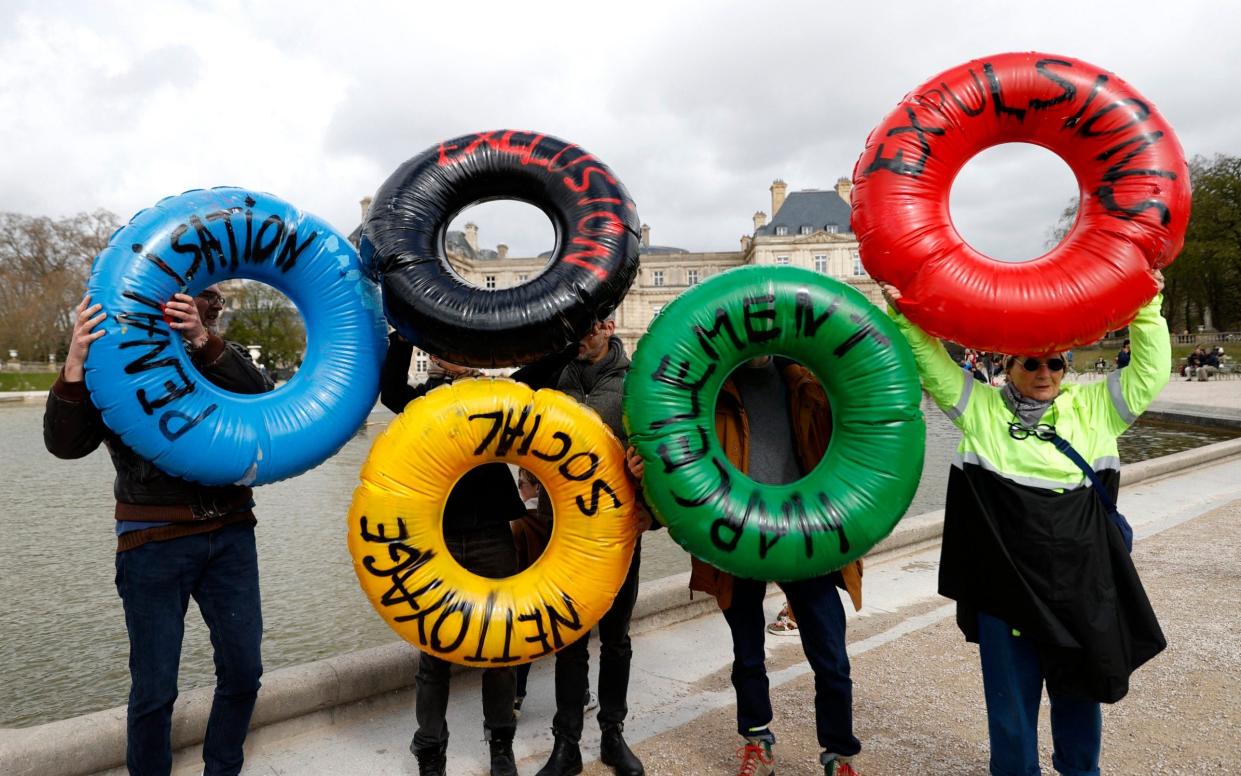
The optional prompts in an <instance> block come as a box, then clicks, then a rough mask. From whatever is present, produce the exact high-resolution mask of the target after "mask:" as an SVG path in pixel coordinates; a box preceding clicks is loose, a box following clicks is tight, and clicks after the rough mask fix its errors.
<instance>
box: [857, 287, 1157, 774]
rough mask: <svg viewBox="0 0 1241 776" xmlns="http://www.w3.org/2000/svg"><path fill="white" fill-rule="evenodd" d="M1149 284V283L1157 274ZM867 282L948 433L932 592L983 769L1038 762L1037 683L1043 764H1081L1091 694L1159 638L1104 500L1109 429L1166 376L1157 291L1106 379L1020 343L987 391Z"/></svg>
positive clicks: (1126, 544) (1091, 768)
mask: <svg viewBox="0 0 1241 776" xmlns="http://www.w3.org/2000/svg"><path fill="white" fill-rule="evenodd" d="M1153 279H1154V280H1155V283H1156V286H1157V289H1158V291H1162V289H1163V275H1162V274H1161V273H1160V272H1159V271H1155V272H1154V273H1153ZM880 288H881V289H882V291H883V294H884V297H885V299H887V301H888V304H889V305H890V307H891V308H892V312H891V315H892V317H893V319H894V320H895V321H896V323H897V325H898V326H899V327H900V329H901V331H902V333H903V334H904V335H905V339H906V340H907V341H908V342H909V345H910V347H911V348H912V349H913V353H914V360H915V361H916V363H917V365H918V372H919V374H920V375H921V377H922V383H923V385H924V386H925V387H926V389H927V390H928V391H929V392H930V393H931V397H932V398H933V399H934V400H935V403H936V404H937V405H938V406H939V407H940V408H941V409H942V410H943V411H944V412H945V413H946V414H948V417H949V418H951V419H952V422H953V424H954V425H956V426H957V427H958V428H960V429H961V431H962V437H961V443H960V447H959V451H958V456H957V460H958V463H956V464H954V465H953V466H952V467H951V469H950V472H951V473H950V475H949V479H948V496H947V503H946V504H945V506H944V533H943V542H942V547H941V556H940V571H939V592H940V595H943V596H945V597H946V598H951V599H953V600H955V601H956V602H957V625H958V627H959V628H960V629H961V631H962V633H963V634H964V636H965V638H966V639H967V640H968V641H971V642H976V643H977V644H978V646H979V658H980V663H981V670H982V683H983V697H984V699H985V701H986V708H987V730H988V736H989V739H990V743H991V763H990V768H991V773H992V774H1037V773H1039V755H1038V717H1039V707H1040V705H1041V698H1042V696H1043V687H1044V685H1045V686H1046V688H1047V696H1048V699H1049V700H1050V705H1051V736H1052V740H1053V743H1054V753H1053V755H1052V763H1053V765H1054V767H1055V769H1056V770H1057V771H1058V772H1059V773H1061V774H1075V775H1079V776H1092V775H1096V774H1098V773H1099V753H1100V749H1101V746H1102V739H1103V718H1102V714H1101V709H1100V703H1114V702H1116V701H1119V700H1120V699H1121V698H1123V697H1124V696H1125V694H1126V693H1127V692H1128V689H1129V679H1130V675H1131V674H1132V672H1133V671H1135V670H1136V669H1137V668H1138V667H1139V666H1141V665H1142V664H1143V663H1145V662H1146V661H1148V660H1150V659H1151V658H1153V657H1154V656H1155V655H1157V654H1158V653H1159V652H1161V651H1162V650H1163V649H1164V647H1165V646H1166V644H1167V642H1166V641H1165V639H1164V636H1163V633H1162V631H1161V630H1160V627H1159V622H1158V620H1157V619H1156V617H1155V612H1154V610H1153V609H1152V608H1151V605H1150V601H1149V600H1148V599H1147V596H1146V592H1145V590H1143V588H1142V583H1141V580H1140V579H1139V578H1138V573H1137V570H1136V569H1135V568H1134V565H1133V561H1132V559H1131V558H1130V556H1129V550H1130V548H1131V546H1132V544H1131V543H1132V529H1130V528H1129V525H1128V523H1127V521H1126V520H1125V519H1124V517H1123V516H1121V515H1120V513H1119V512H1117V511H1115V499H1116V495H1117V492H1118V490H1119V486H1120V465H1119V457H1118V453H1117V446H1116V439H1117V437H1119V436H1120V435H1121V434H1122V433H1123V432H1124V431H1125V429H1127V428H1128V427H1129V426H1130V425H1131V424H1132V423H1133V422H1134V421H1136V420H1137V418H1138V416H1139V415H1140V414H1141V413H1142V411H1143V410H1145V409H1146V407H1147V406H1149V404H1150V403H1151V401H1153V400H1154V399H1155V397H1156V396H1158V395H1159V392H1160V390H1162V389H1163V387H1164V386H1165V385H1166V384H1167V382H1168V380H1169V379H1170V373H1169V369H1168V365H1169V364H1170V362H1171V356H1172V347H1171V343H1170V341H1169V335H1168V326H1167V322H1166V321H1165V320H1164V319H1163V317H1162V316H1161V315H1160V312H1159V310H1160V305H1161V303H1162V299H1163V298H1162V295H1161V294H1160V293H1157V294H1156V296H1155V297H1154V298H1153V299H1151V300H1150V301H1149V302H1148V303H1147V304H1145V305H1144V306H1143V307H1142V308H1141V309H1140V310H1139V311H1138V313H1137V317H1136V318H1134V320H1133V322H1132V323H1131V324H1130V327H1129V329H1130V332H1131V333H1132V336H1133V338H1134V340H1135V341H1136V342H1137V343H1138V346H1137V348H1136V349H1135V351H1134V353H1135V357H1134V359H1133V362H1132V364H1131V365H1130V366H1129V367H1128V368H1126V369H1123V370H1117V371H1115V372H1112V373H1111V374H1110V375H1109V376H1108V378H1107V380H1106V381H1103V382H1096V383H1093V384H1089V385H1083V384H1062V380H1063V378H1064V368H1065V362H1064V360H1063V359H1062V358H1061V357H1060V356H1058V355H1057V354H1055V353H1041V354H1032V355H1031V354H1021V355H1016V356H1010V357H1009V359H1008V362H1007V365H1006V366H1007V370H1008V376H1009V381H1008V383H1007V384H1005V385H1004V387H1003V388H999V389H985V388H981V389H980V388H978V387H975V386H973V384H972V383H970V382H968V381H966V380H965V379H964V378H962V377H961V376H959V375H960V372H959V370H958V369H956V367H955V365H953V364H952V362H951V359H949V358H948V356H947V354H946V353H945V351H944V348H943V345H942V344H941V343H940V342H939V341H938V340H936V339H935V338H933V337H931V336H930V335H928V334H927V333H926V332H924V331H922V330H921V329H919V328H918V327H917V326H916V325H915V324H914V323H913V322H911V321H910V320H909V319H907V318H905V317H904V316H903V315H901V314H900V312H899V310H900V306H901V293H900V291H899V290H898V289H896V288H895V287H893V286H891V285H888V284H886V283H880ZM1070 451H1073V452H1072V454H1071V453H1070ZM1074 455H1075V456H1076V458H1074V457H1073V456H1074ZM1087 462H1095V463H1094V465H1097V466H1100V467H1102V468H1101V469H1100V471H1098V472H1096V471H1094V470H1093V469H1091V468H1090V466H1091V464H1090V463H1087Z"/></svg>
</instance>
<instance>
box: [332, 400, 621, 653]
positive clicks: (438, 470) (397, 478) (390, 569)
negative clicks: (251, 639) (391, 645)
mask: <svg viewBox="0 0 1241 776" xmlns="http://www.w3.org/2000/svg"><path fill="white" fill-rule="evenodd" d="M491 461H505V462H508V463H513V464H517V465H518V466H522V467H524V468H526V469H529V470H530V471H531V472H533V473H534V475H535V476H537V477H538V478H539V480H540V481H541V482H542V483H543V487H544V489H545V490H546V491H547V494H548V497H549V498H550V499H551V502H552V511H553V516H554V521H555V527H554V529H553V531H552V536H551V540H550V542H549V543H548V545H547V549H546V550H544V552H543V554H542V555H541V556H540V557H539V559H538V560H537V561H536V562H535V563H534V564H533V565H531V566H530V567H529V568H528V569H526V570H524V571H522V572H521V573H519V574H517V575H515V576H511V577H507V578H505V579H488V578H486V577H480V576H477V575H475V574H471V573H470V572H468V571H466V570H465V569H464V568H462V567H461V565H460V564H458V563H457V561H456V560H454V559H453V557H452V555H450V554H449V552H448V547H447V545H446V544H445V543H444V532H443V522H444V503H445V502H446V501H447V499H448V494H449V493H451V492H452V488H453V486H454V485H455V484H456V483H457V481H458V480H459V479H461V477H462V476H463V475H464V474H465V473H466V472H468V471H469V470H470V469H473V468H474V467H476V466H479V465H480V464H484V463H488V462H491ZM624 461H625V457H624V451H623V450H622V449H621V446H620V442H619V441H617V439H616V437H615V436H613V434H612V432H611V431H610V430H609V429H608V427H607V426H606V425H605V424H604V422H603V421H602V420H601V419H600V418H599V416H598V415H597V414H596V413H595V412H594V411H593V410H591V409H588V408H587V407H584V406H582V405H580V404H578V403H577V402H575V401H574V400H573V399H571V398H569V397H568V396H566V395H564V394H563V393H560V392H559V391H552V390H541V391H538V392H535V391H533V390H531V389H530V388H529V387H527V386H525V385H522V384H521V383H517V382H514V381H512V380H505V379H493V378H485V379H478V380H465V381H461V382H458V383H455V384H453V385H446V386H443V387H440V388H436V389H435V390H433V391H431V392H430V393H428V394H426V395H425V396H423V397H422V398H420V399H416V400H415V401H412V402H410V404H409V406H408V407H406V408H405V411H404V412H402V413H401V414H400V415H399V416H397V418H396V420H394V421H393V422H392V424H391V425H390V426H389V427H388V430H387V431H385V432H384V434H383V435H382V436H381V437H380V438H379V439H377V440H376V441H375V445H374V446H373V447H372V448H371V453H370V456H369V457H368V458H367V460H366V463H365V464H364V465H363V467H362V483H361V485H359V486H358V489H357V490H356V491H355V492H354V495H353V505H352V506H351V507H350V509H349V552H350V553H351V554H352V556H353V565H354V571H356V572H357V575H358V580H359V582H361V584H362V589H363V591H365V593H366V595H367V597H368V598H369V599H370V601H371V604H372V605H374V607H375V609H376V610H377V611H378V612H379V613H380V614H381V615H382V616H383V618H384V619H385V620H386V621H387V622H388V624H389V625H390V626H391V627H392V629H393V630H395V631H396V632H397V633H398V634H400V636H401V637H402V638H404V639H405V640H406V641H409V642H410V643H411V644H413V645H415V646H416V647H418V648H419V649H421V650H423V651H425V652H429V653H431V654H433V655H435V656H437V657H440V658H443V659H445V660H451V661H452V662H454V663H462V664H464V665H473V666H497V665H515V664H517V663H524V662H528V661H530V660H534V659H535V658H538V657H541V656H543V655H546V654H549V653H551V652H556V651H558V650H560V649H562V648H564V647H566V646H568V645H569V644H571V643H573V642H574V641H575V640H576V639H578V638H579V637H581V636H583V635H584V634H586V633H587V632H588V631H589V630H590V628H591V626H593V625H594V624H595V623H596V622H598V620H599V618H600V617H602V616H603V615H604V613H605V612H607V610H608V608H609V607H610V606H611V605H612V599H613V598H615V597H616V592H617V590H619V589H620V586H621V583H623V582H624V580H625V575H626V573H628V570H629V561H630V557H631V556H632V554H633V546H634V541H635V539H636V537H637V523H636V520H635V513H634V511H633V504H634V490H633V486H632V485H631V484H630V482H629V478H628V476H627V474H626V472H625V464H624Z"/></svg>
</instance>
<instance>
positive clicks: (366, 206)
mask: <svg viewBox="0 0 1241 776" xmlns="http://www.w3.org/2000/svg"><path fill="white" fill-rule="evenodd" d="M374 201H375V198H374V197H363V198H362V199H361V200H360V201H359V202H358V204H359V205H361V206H362V220H363V221H365V220H366V216H367V214H368V213H370V212H371V203H372V202H374Z"/></svg>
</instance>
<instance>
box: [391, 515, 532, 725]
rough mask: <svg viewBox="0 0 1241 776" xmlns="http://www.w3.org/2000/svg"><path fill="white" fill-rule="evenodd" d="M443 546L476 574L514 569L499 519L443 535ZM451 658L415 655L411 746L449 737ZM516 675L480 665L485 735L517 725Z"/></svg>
mask: <svg viewBox="0 0 1241 776" xmlns="http://www.w3.org/2000/svg"><path fill="white" fill-rule="evenodd" d="M444 540H445V541H446V542H447V543H448V551H449V552H450V553H452V556H453V557H454V558H456V560H457V562H458V563H460V564H461V565H462V566H464V567H465V568H466V569H467V570H469V571H472V572H474V573H475V574H481V575H483V576H488V577H507V576H511V575H513V574H516V573H517V550H516V549H515V548H514V547H513V534H512V533H511V532H510V531H509V528H508V525H498V526H496V527H494V528H486V529H483V530H480V531H477V532H472V533H468V534H465V535H462V536H452V535H446V536H445V537H444ZM451 670H452V663H450V662H448V661H447V660H444V659H442V658H438V657H435V656H434V655H431V654H428V653H426V652H423V653H422V655H421V656H420V657H419V660H418V684H417V687H416V688H415V691H414V711H415V714H416V716H417V718H418V730H417V732H415V733H414V748H415V749H430V748H432V747H437V746H439V745H441V744H444V743H446V742H447V741H448V723H447V722H446V721H445V719H444V716H445V714H446V713H447V711H448V691H449V681H450V679H451V673H450V672H451ZM515 695H516V679H515V678H514V676H513V669H512V668H486V669H483V730H484V731H485V734H486V737H487V738H488V739H490V738H491V737H492V735H493V734H494V733H496V732H497V731H500V732H503V733H508V734H510V735H511V732H512V730H513V729H514V728H516V726H517V721H516V719H515V718H514V717H513V698H514V697H515Z"/></svg>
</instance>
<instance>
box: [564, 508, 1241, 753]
mask: <svg viewBox="0 0 1241 776" xmlns="http://www.w3.org/2000/svg"><path fill="white" fill-rule="evenodd" d="M1135 559H1136V561H1137V564H1138V568H1139V570H1140V571H1141V573H1142V578H1143V581H1144V583H1145V585H1146V589H1147V592H1148V594H1149V595H1150V597H1151V600H1152V602H1153V603H1154V606H1155V609H1156V611H1157V612H1158V613H1159V617H1160V622H1161V624H1162V626H1163V629H1164V632H1165V634H1166V635H1167V637H1168V641H1169V646H1168V649H1167V650H1166V651H1165V652H1164V653H1163V654H1161V655H1159V656H1158V657H1156V658H1155V659H1154V660H1153V661H1151V662H1150V663H1148V664H1147V665H1146V666H1144V667H1143V668H1142V669H1140V670H1139V671H1138V672H1137V674H1136V675H1135V676H1134V677H1133V680H1132V685H1131V691H1130V693H1129V696H1128V697H1127V698H1125V699H1124V700H1123V701H1121V702H1120V703H1118V704H1115V705H1112V706H1105V707H1104V713H1103V719H1104V722H1103V725H1104V733H1103V736H1104V738H1103V763H1102V765H1103V772H1104V773H1106V774H1124V775H1125V776H1129V775H1131V774H1132V775H1134V776H1136V775H1138V774H1160V775H1161V776H1164V775H1167V774H1186V775H1188V774H1194V775H1195V776H1202V775H1205V774H1236V773H1241V648H1239V647H1238V644H1237V636H1238V634H1239V633H1241V501H1236V502H1233V503H1231V504H1228V505H1226V506H1224V507H1221V508H1219V509H1217V510H1215V511H1213V512H1210V513H1208V514H1206V515H1203V516H1202V517H1199V518H1197V519H1195V520H1192V521H1190V522H1188V523H1185V524H1184V525H1181V526H1179V527H1177V528H1173V529H1170V530H1168V531H1165V532H1163V533H1161V534H1159V535H1158V536H1155V537H1152V538H1151V539H1149V540H1147V541H1145V542H1141V543H1139V545H1138V547H1137V549H1136V550H1135ZM943 603H944V601H942V600H934V601H928V602H926V603H925V604H923V605H922V606H920V607H918V609H921V610H922V611H928V610H933V609H936V608H938V607H940V606H942V605H943ZM917 613H921V612H919V611H917V610H907V611H905V612H902V613H901V615H902V616H904V615H911V614H917ZM892 624H893V618H892V617H891V616H886V617H874V618H864V619H861V620H853V621H851V626H850V628H851V630H850V634H849V640H850V642H856V641H857V640H859V639H862V638H865V637H866V636H868V635H871V634H872V633H876V632H880V631H882V630H884V629H886V628H888V627H891V625H892ZM801 659H803V658H802V656H801V649H800V643H799V642H798V641H797V640H796V639H793V638H788V639H784V638H782V639H780V640H779V641H777V642H776V643H775V644H774V646H773V648H772V649H771V651H770V655H769V662H768V669H769V671H774V670H776V669H778V668H779V667H781V666H784V665H788V664H790V663H791V662H794V661H797V660H801ZM853 678H854V685H855V704H854V706H855V716H856V720H855V726H856V731H855V732H856V733H857V735H858V737H859V738H860V739H861V740H862V744H863V747H864V751H863V753H862V755H861V756H859V758H858V761H857V764H858V766H859V767H860V768H861V770H862V772H863V773H864V774H866V776H889V775H896V776H912V775H914V774H933V773H940V772H944V773H949V772H950V773H953V774H956V775H959V776H973V775H974V774H977V775H978V776H985V775H986V774H987V758H988V746H987V734H986V717H985V712H984V709H983V700H982V682H981V676H980V673H979V670H978V652H977V647H975V646H974V645H972V644H968V643H966V642H965V641H964V639H963V638H962V637H961V635H960V633H959V631H958V630H957V628H956V625H955V623H954V621H953V619H952V618H948V619H945V620H941V621H940V622H938V623H936V624H934V625H931V626H929V627H927V628H924V629H923V630H920V631H917V632H914V633H912V634H909V635H907V636H905V637H903V638H901V639H899V640H897V641H895V642H893V643H891V644H888V645H886V646H882V647H879V648H876V649H873V650H870V651H869V652H866V653H865V654H863V655H861V656H859V657H858V658H856V659H855V660H854V663H853ZM706 683H709V684H712V685H714V686H715V687H718V688H727V687H728V676H727V672H726V671H725V672H722V674H721V675H716V676H713V677H709V678H708V680H706ZM813 689H814V688H813V679H812V677H809V676H807V677H803V678H799V679H796V680H794V681H792V682H789V683H788V684H785V685H783V686H781V687H778V688H776V689H775V690H774V691H773V698H772V701H773V705H774V708H775V717H776V718H775V722H774V724H773V730H775V732H776V735H777V736H778V737H779V739H780V740H779V743H778V745H777V747H776V757H777V772H778V773H779V774H780V776H812V775H813V774H821V773H822V770H821V768H820V767H819V766H818V764H817V762H818V760H817V753H818V747H817V745H816V744H815V736H814V705H813ZM734 713H735V710H734V708H732V707H729V708H726V709H721V710H719V711H716V712H712V713H710V714H707V715H705V716H703V717H701V718H699V719H697V720H695V721H694V722H692V723H690V724H688V725H684V726H682V727H680V728H677V729H674V730H669V731H667V732H666V733H664V734H662V735H660V736H658V737H655V738H652V739H648V740H647V741H644V742H643V743H642V744H641V745H639V746H637V747H635V749H636V750H637V751H638V753H639V755H640V756H641V757H642V759H643V761H644V762H645V764H646V767H647V773H648V774H651V775H652V776H659V775H661V774H668V775H669V776H672V775H674V774H675V775H676V776H684V775H685V774H721V775H722V776H723V775H724V774H733V773H735V772H736V763H737V760H736V757H735V748H736V746H737V741H738V739H737V736H736V733H735V732H734ZM1041 726H1042V731H1041V734H1040V743H1041V750H1042V755H1043V771H1044V773H1048V774H1051V773H1053V771H1052V769H1051V738H1050V731H1049V729H1048V727H1047V714H1046V701H1045V700H1044V713H1043V715H1042V719H1041ZM585 772H586V774H596V775H602V774H608V773H610V772H611V771H610V770H609V769H607V768H605V767H603V766H602V765H601V764H600V763H598V762H597V761H596V762H594V763H592V764H590V765H589V766H587V769H586V771H585Z"/></svg>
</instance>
